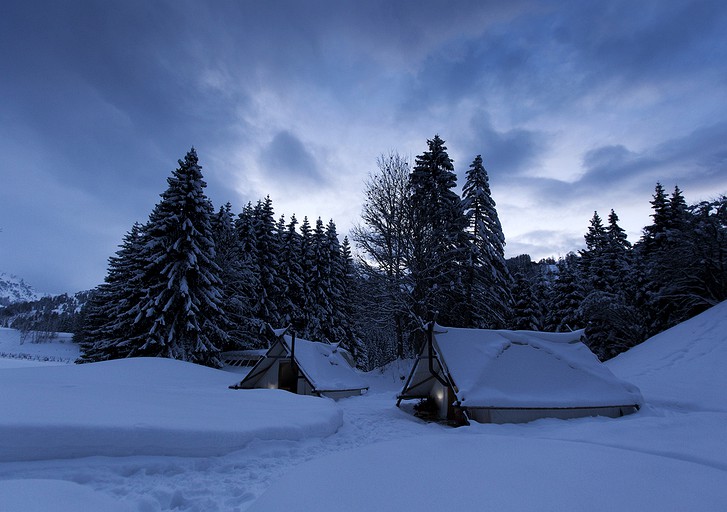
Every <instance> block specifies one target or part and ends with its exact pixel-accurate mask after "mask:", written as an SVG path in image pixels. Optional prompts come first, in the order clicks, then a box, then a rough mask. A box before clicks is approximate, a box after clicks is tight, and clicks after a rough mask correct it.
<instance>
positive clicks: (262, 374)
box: [232, 331, 368, 399]
mask: <svg viewBox="0 0 727 512" xmlns="http://www.w3.org/2000/svg"><path fill="white" fill-rule="evenodd" d="M277 334H279V335H278V338H277V339H276V340H275V342H274V343H273V344H272V346H271V347H270V348H269V349H268V351H267V352H266V353H265V357H263V358H262V359H261V360H260V361H259V362H258V363H257V364H256V365H255V366H254V367H253V369H252V370H250V373H248V374H247V376H246V377H245V378H244V379H243V380H242V382H240V383H239V384H237V385H236V386H232V387H233V388H235V389H252V388H272V389H284V390H286V391H290V392H292V393H297V394H300V395H317V396H326V397H329V398H334V399H337V398H344V397H348V396H357V395H361V394H364V393H365V392H366V391H367V390H368V385H367V384H366V382H364V380H363V379H362V378H361V377H360V376H359V375H358V374H357V373H356V371H355V370H354V369H353V368H352V366H351V364H350V362H349V360H350V355H349V354H348V352H347V351H345V350H344V349H342V348H339V347H338V345H335V344H330V343H321V342H317V341H308V340H304V339H301V338H295V340H294V339H293V338H292V337H291V336H289V335H287V334H284V331H279V332H277Z"/></svg>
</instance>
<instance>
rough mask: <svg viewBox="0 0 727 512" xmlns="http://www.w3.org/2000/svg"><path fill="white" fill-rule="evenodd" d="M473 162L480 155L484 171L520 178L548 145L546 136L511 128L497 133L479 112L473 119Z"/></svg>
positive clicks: (483, 113)
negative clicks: (494, 170)
mask: <svg viewBox="0 0 727 512" xmlns="http://www.w3.org/2000/svg"><path fill="white" fill-rule="evenodd" d="M471 126H472V132H471V133H472V138H473V140H472V141H471V142H470V143H469V144H470V146H471V147H472V149H473V159H474V156H475V155H477V154H481V155H482V159H483V161H484V163H485V167H486V168H488V169H489V168H492V169H496V170H497V172H498V173H502V174H507V175H519V174H522V173H524V172H526V171H528V170H529V169H530V167H531V166H532V165H533V163H534V162H535V161H536V160H537V158H538V157H539V156H540V155H541V154H542V153H543V152H544V151H545V149H546V148H547V145H548V141H547V136H546V135H545V134H544V133H542V132H538V131H534V130H526V129H523V128H513V129H510V130H506V131H497V130H496V129H495V128H494V127H493V126H492V121H491V119H490V115H489V114H488V113H486V112H479V113H477V114H475V115H473V116H472V120H471Z"/></svg>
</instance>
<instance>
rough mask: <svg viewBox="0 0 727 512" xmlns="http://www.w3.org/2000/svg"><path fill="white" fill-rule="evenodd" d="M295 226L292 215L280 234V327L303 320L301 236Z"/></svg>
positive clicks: (303, 285)
mask: <svg viewBox="0 0 727 512" xmlns="http://www.w3.org/2000/svg"><path fill="white" fill-rule="evenodd" d="M297 225H298V220H297V219H296V218H295V214H293V215H292V216H291V217H290V222H288V224H287V226H286V228H285V231H284V232H282V234H281V248H280V277H281V280H282V282H283V286H284V288H283V294H282V299H281V303H280V304H279V310H280V318H281V320H280V321H281V325H285V326H287V325H291V324H292V323H293V322H294V321H295V320H296V319H300V318H303V307H304V304H305V297H304V288H305V278H304V275H303V267H302V266H301V260H302V251H303V249H302V236H301V235H300V234H299V233H298V232H297V231H296V226H297Z"/></svg>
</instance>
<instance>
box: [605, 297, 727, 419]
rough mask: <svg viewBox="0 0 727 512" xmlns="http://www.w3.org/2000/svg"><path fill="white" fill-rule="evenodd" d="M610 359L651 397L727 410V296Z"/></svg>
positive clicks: (610, 364)
mask: <svg viewBox="0 0 727 512" xmlns="http://www.w3.org/2000/svg"><path fill="white" fill-rule="evenodd" d="M606 364H607V365H608V367H609V368H610V369H611V371H612V372H613V373H615V374H616V375H617V376H619V377H621V378H622V379H625V380H627V381H629V382H633V383H634V384H636V385H637V386H638V387H639V388H640V389H641V391H642V393H643V394H644V397H645V398H646V400H647V402H651V403H663V404H668V405H676V406H679V407H682V408H685V407H686V408H689V409H697V410H705V411H710V410H711V411H727V391H726V390H727V301H725V302H722V303H720V304H718V305H716V306H714V307H713V308H711V309H709V310H707V311H705V312H704V313H702V314H701V315H697V316H696V317H694V318H692V319H690V320H687V321H686V322H683V323H681V324H679V325H677V326H675V327H672V328H671V329H669V330H667V331H664V332H662V333H660V334H657V335H656V336H654V337H652V338H649V339H648V340H646V341H645V342H643V343H642V344H640V345H637V346H636V347H633V348H632V349H630V350H629V351H627V352H625V353H623V354H620V355H618V356H617V357H615V358H613V359H612V360H610V361H608V362H607V363H606Z"/></svg>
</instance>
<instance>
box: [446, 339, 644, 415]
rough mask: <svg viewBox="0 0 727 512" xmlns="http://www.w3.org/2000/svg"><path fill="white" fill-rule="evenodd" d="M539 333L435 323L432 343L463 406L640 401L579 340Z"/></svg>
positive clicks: (632, 388)
mask: <svg viewBox="0 0 727 512" xmlns="http://www.w3.org/2000/svg"><path fill="white" fill-rule="evenodd" d="M581 334H582V332H581V331H576V332H573V333H557V334H556V333H543V332H535V331H504V330H502V331H496V330H483V329H456V328H449V327H441V326H435V329H434V343H435V348H436V349H437V352H438V353H439V354H440V358H441V360H442V361H441V362H442V364H443V365H444V367H445V368H446V370H447V371H448V373H449V376H450V378H451V379H452V381H453V383H454V385H455V391H456V394H457V399H458V400H459V401H460V403H461V404H462V405H463V406H467V407H524V408H564V407H606V406H614V405H633V404H641V403H642V402H643V399H642V397H641V393H640V392H639V390H638V389H637V388H636V387H635V386H632V385H630V384H627V383H625V382H622V381H620V380H619V379H617V378H616V377H615V376H614V375H613V374H612V373H611V371H610V370H609V369H608V368H607V367H606V366H604V365H602V364H601V362H600V361H599V360H598V358H597V357H596V356H595V355H594V354H593V353H592V352H591V351H590V350H589V349H588V347H586V346H585V345H584V344H583V343H582V342H581V341H580V336H581Z"/></svg>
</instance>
